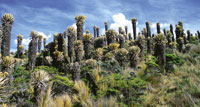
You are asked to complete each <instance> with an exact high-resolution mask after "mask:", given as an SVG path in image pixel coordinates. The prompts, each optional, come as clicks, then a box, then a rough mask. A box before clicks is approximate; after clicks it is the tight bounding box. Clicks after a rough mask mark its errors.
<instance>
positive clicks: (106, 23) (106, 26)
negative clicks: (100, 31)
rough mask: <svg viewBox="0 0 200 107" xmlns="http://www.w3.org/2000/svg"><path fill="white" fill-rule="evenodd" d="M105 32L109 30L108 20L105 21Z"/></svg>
mask: <svg viewBox="0 0 200 107" xmlns="http://www.w3.org/2000/svg"><path fill="white" fill-rule="evenodd" d="M104 24H105V32H106V31H107V30H108V22H105V23H104Z"/></svg>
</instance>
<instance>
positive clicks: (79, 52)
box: [74, 40, 83, 63]
mask: <svg viewBox="0 0 200 107" xmlns="http://www.w3.org/2000/svg"><path fill="white" fill-rule="evenodd" d="M74 50H75V56H76V60H75V61H76V62H79V63H80V62H81V60H82V57H83V42H82V40H76V41H74Z"/></svg>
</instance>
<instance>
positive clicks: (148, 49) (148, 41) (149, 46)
mask: <svg viewBox="0 0 200 107" xmlns="http://www.w3.org/2000/svg"><path fill="white" fill-rule="evenodd" d="M147 54H151V38H150V37H148V38H147Z"/></svg>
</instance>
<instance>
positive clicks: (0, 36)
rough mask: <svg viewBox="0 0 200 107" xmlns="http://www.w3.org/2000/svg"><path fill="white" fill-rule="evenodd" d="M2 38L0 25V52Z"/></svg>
mask: <svg viewBox="0 0 200 107" xmlns="http://www.w3.org/2000/svg"><path fill="white" fill-rule="evenodd" d="M2 36H3V31H2V27H1V25H0V50H1V42H2ZM0 52H1V51H0Z"/></svg>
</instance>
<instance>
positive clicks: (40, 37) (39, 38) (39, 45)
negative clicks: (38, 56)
mask: <svg viewBox="0 0 200 107" xmlns="http://www.w3.org/2000/svg"><path fill="white" fill-rule="evenodd" d="M42 38H43V36H42V35H39V37H38V53H40V52H41V47H42Z"/></svg>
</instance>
